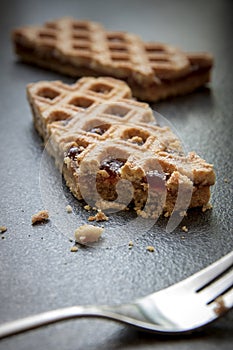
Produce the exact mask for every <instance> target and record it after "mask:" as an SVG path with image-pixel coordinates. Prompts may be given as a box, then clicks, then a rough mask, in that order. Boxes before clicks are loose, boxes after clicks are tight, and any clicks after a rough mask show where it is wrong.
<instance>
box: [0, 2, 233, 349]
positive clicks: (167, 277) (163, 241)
mask: <svg viewBox="0 0 233 350" xmlns="http://www.w3.org/2000/svg"><path fill="white" fill-rule="evenodd" d="M232 5H233V3H232V1H230V0H229V1H227V0H225V1H223V0H219V1H203V0H202V1H200V0H197V1H182V0H176V1H152V0H151V1H149V0H144V1H137V0H136V1H121V0H118V1H115V2H112V1H87V0H86V1H26V0H22V1H2V2H1V12H0V16H1V19H0V26H1V54H0V55H1V66H0V69H1V72H0V79H1V85H0V86H1V93H0V101H1V115H0V133H1V135H0V154H1V167H0V174H1V175H0V176H1V177H0V179H1V180H0V184H1V192H0V198H1V212H0V225H6V226H7V227H8V230H7V232H6V233H5V234H1V237H0V322H5V321H10V320H14V319H17V318H20V317H23V316H27V315H30V314H35V313H38V312H42V311H46V310H49V309H53V308H58V307H65V306H70V305H75V304H80V305H85V304H92V303H94V304H102V303H106V304H108V303H114V304H117V303H121V302H127V301H130V300H132V299H133V298H135V297H140V296H143V295H146V294H148V293H151V292H153V291H156V290H159V289H160V288H163V287H166V286H168V285H170V284H172V283H174V282H176V281H179V280H181V279H183V278H185V277H187V276H188V275H190V274H192V273H194V272H196V271H198V270H199V269H201V268H202V267H204V266H206V265H208V264H209V263H211V262H213V261H214V260H216V259H218V258H220V257H221V256H222V255H224V254H226V253H228V252H229V251H231V250H232V247H233V243H232V180H231V175H232V151H233V149H232V101H233V100H232V90H233V83H232V28H231V25H232V12H233V6H232ZM63 15H73V16H74V17H76V18H80V19H81V18H88V19H92V20H96V21H100V22H102V23H103V24H104V25H105V26H106V27H107V28H109V29H116V30H117V29H119V30H128V31H131V32H135V33H137V34H139V35H141V36H142V37H143V39H144V40H158V41H163V42H167V43H170V44H174V45H177V46H180V47H182V48H183V49H184V50H190V51H202V50H206V51H210V52H212V53H213V55H214V57H215V68H214V71H213V80H212V83H211V84H210V89H208V88H206V89H202V90H200V91H198V92H195V93H193V94H191V95H188V96H185V97H177V98H173V99H170V100H167V101H164V102H160V103H156V104H155V105H154V108H155V109H156V110H157V111H158V112H160V113H162V114H163V115H164V116H165V117H166V118H167V119H169V120H170V122H171V123H172V125H173V126H174V127H175V128H176V129H177V130H178V133H179V135H180V136H181V138H182V140H183V141H184V143H185V145H186V148H187V149H188V150H195V151H197V153H199V154H200V155H201V156H202V157H204V158H205V159H206V160H208V161H209V162H211V163H214V165H215V169H216V175H217V182H216V185H215V186H214V188H213V191H212V192H213V193H212V204H213V206H214V208H213V210H212V211H208V212H206V213H202V212H200V211H199V210H193V211H192V212H191V214H190V215H189V217H188V218H186V219H185V220H184V222H183V224H185V225H187V227H188V228H189V232H188V233H187V234H185V233H184V232H182V230H181V229H180V227H179V228H177V229H176V230H175V232H173V233H171V234H167V233H166V232H165V226H166V220H164V219H162V220H160V221H159V222H158V223H157V224H156V225H155V226H154V227H153V228H152V229H151V230H150V232H149V233H146V234H141V233H140V232H135V240H134V241H135V243H136V244H135V246H134V247H133V249H132V250H130V251H129V249H128V246H127V244H125V243H124V241H121V237H119V240H118V242H117V244H116V245H115V246H113V247H109V249H107V248H105V249H102V248H96V249H93V248H86V249H80V250H79V251H78V252H77V253H71V252H70V247H71V246H72V243H71V242H69V240H68V238H67V237H66V233H64V232H63V233H64V234H63V233H62V232H61V231H60V230H59V228H58V227H57V225H56V222H55V221H53V218H52V217H51V220H50V221H49V223H48V224H46V225H40V226H37V227H32V226H31V223H30V222H31V215H32V214H34V213H35V212H37V211H38V210H40V209H43V208H44V203H43V202H42V198H41V193H40V186H39V172H40V162H41V157H42V152H43V147H42V142H41V139H40V138H39V136H38V135H37V134H36V132H35V131H34V129H33V125H32V121H31V113H30V110H29V107H28V104H27V101H26V98H25V86H26V84H27V83H29V82H32V81H37V80H42V79H45V80H47V79H48V80H54V79H62V80H63V81H65V82H67V83H72V82H73V81H74V80H73V79H71V78H68V77H63V76H61V75H59V74H56V73H53V72H49V71H46V70H43V69H39V68H34V67H29V66H26V65H23V64H21V63H17V60H16V58H15V57H14V55H13V53H12V49H11V43H10V31H11V29H12V28H14V27H16V26H20V25H25V24H28V25H30V24H36V23H39V24H40V23H42V22H44V21H45V20H49V19H52V18H57V17H60V16H63ZM225 178H227V179H228V180H229V181H228V182H225V181H224V179H225ZM49 181H50V186H49V188H48V193H50V192H51V191H56V186H55V185H54V183H53V179H49ZM64 193H65V196H66V198H67V200H68V201H69V202H70V203H71V204H72V205H73V206H75V214H76V217H77V224H78V223H79V222H82V221H85V219H86V217H87V215H88V214H87V213H86V212H84V211H83V210H82V209H81V208H82V207H81V206H80V204H79V203H77V202H76V201H75V200H74V199H73V198H72V196H71V195H70V194H69V192H68V191H67V190H66V188H64ZM48 209H49V208H48ZM67 215H68V214H66V212H65V210H64V217H67ZM130 215H132V214H129V216H128V217H125V216H124V215H114V216H113V217H112V218H111V219H110V222H109V223H108V224H106V226H107V225H115V226H116V225H121V224H122V223H124V222H125V221H126V220H130V219H132V218H133V217H131V216H130ZM3 237H5V238H4V239H3ZM183 237H184V238H183ZM148 244H153V245H154V246H155V248H156V250H155V252H154V253H149V252H147V251H146V250H145V247H146V246H147V245H148ZM232 321H233V314H232V312H231V313H229V314H228V315H227V316H226V317H225V318H223V319H221V320H219V322H217V323H215V324H213V325H211V326H210V327H209V328H208V329H206V330H205V331H203V332H198V333H197V334H193V335H191V336H188V337H176V338H174V337H173V338H169V337H159V336H156V335H152V334H146V333H141V332H138V331H136V330H134V329H132V328H129V327H126V326H122V325H118V324H116V323H113V322H107V321H103V320H94V319H92V320H75V321H69V322H64V323H61V324H57V325H53V326H49V327H45V328H42V329H39V330H34V331H31V332H28V333H26V334H21V335H17V336H14V337H11V338H9V339H5V340H2V341H1V342H0V349H1V350H10V349H11V350H12V349H17V350H21V349H22V350H27V349H32V348H34V349H46V350H50V349H55V348H57V349H62V350H63V349H66V350H67V349H72V350H78V349H88V350H97V349H143V350H144V349H162V350H168V349H179V350H183V349H191V350H192V349H197V348H198V349H199V348H201V349H224V350H225V349H231V345H232V338H233V335H232V334H233V332H232Z"/></svg>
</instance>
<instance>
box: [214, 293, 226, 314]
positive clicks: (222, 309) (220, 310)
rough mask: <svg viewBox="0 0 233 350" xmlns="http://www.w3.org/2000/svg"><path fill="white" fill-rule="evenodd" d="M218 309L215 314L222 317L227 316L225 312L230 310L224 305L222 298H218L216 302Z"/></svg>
mask: <svg viewBox="0 0 233 350" xmlns="http://www.w3.org/2000/svg"><path fill="white" fill-rule="evenodd" d="M215 303H216V307H215V308H214V312H215V313H216V315H217V316H221V315H222V314H225V312H226V311H227V310H228V308H227V307H226V305H225V303H224V299H223V297H222V296H220V297H218V298H217V299H216V300H215Z"/></svg>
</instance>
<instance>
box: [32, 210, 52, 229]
mask: <svg viewBox="0 0 233 350" xmlns="http://www.w3.org/2000/svg"><path fill="white" fill-rule="evenodd" d="M48 218H49V212H48V210H41V211H39V212H38V213H36V214H34V215H32V225H34V224H37V223H38V222H43V221H46V220H48Z"/></svg>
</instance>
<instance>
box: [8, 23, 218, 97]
mask: <svg viewBox="0 0 233 350" xmlns="http://www.w3.org/2000/svg"><path fill="white" fill-rule="evenodd" d="M12 39H13V44H14V48H15V52H16V54H17V55H18V56H19V57H20V58H21V59H22V60H23V61H25V62H28V63H33V64H37V65H38V66H41V67H44V68H49V69H52V70H55V71H58V72H61V73H64V74H68V75H70V76H73V77H81V76H103V75H105V76H111V77H114V78H119V79H123V80H125V81H126V82H127V83H128V85H129V86H130V87H131V89H132V92H133V95H134V96H135V97H137V98H138V99H140V100H144V101H151V102H152V101H158V100H160V99H164V98H167V97H170V96H175V95H182V94H186V93H189V92H192V91H194V90H195V89H197V88H199V87H200V86H202V85H204V84H205V83H207V82H209V80H210V71H211V68H212V65H213V58H212V56H211V55H210V54H208V53H185V52H183V51H181V50H180V49H178V48H175V47H172V46H170V45H165V44H162V43H157V42H150V43H146V42H144V41H142V39H141V38H140V37H139V36H137V35H134V34H131V33H126V32H118V31H106V30H105V29H104V27H103V26H102V25H101V24H98V23H95V22H91V21H77V20H74V19H73V18H70V17H63V18H61V19H58V20H54V21H51V22H47V23H45V24H44V25H42V26H38V27H22V28H18V29H16V30H14V31H13V33H12Z"/></svg>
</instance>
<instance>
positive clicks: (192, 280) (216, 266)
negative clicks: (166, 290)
mask: <svg viewBox="0 0 233 350" xmlns="http://www.w3.org/2000/svg"><path fill="white" fill-rule="evenodd" d="M232 264H233V251H232V252H230V253H229V254H227V255H225V256H223V257H222V258H221V259H219V260H217V261H215V262H214V263H213V264H211V265H209V266H207V267H206V268H205V269H203V270H201V271H199V272H197V273H195V274H194V275H192V276H190V277H188V278H187V279H186V280H184V281H181V282H180V283H179V284H180V285H181V284H182V285H186V286H188V285H189V286H191V288H192V289H194V290H196V291H197V290H200V289H202V288H203V287H204V286H206V285H207V284H208V283H210V282H211V281H213V280H214V279H215V278H216V277H218V276H219V275H220V274H221V273H223V272H224V271H226V270H227V269H228V268H229V267H230V266H231V265H232Z"/></svg>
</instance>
